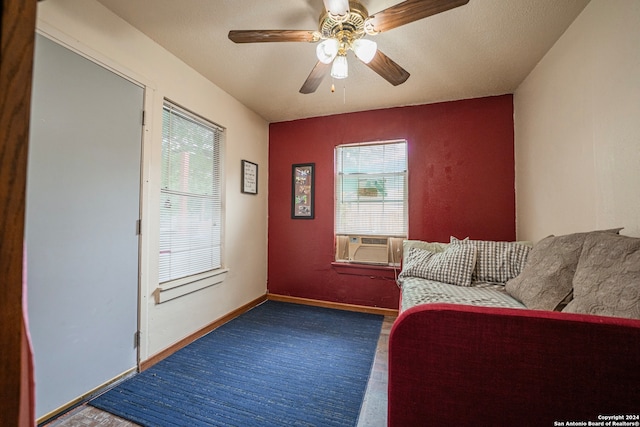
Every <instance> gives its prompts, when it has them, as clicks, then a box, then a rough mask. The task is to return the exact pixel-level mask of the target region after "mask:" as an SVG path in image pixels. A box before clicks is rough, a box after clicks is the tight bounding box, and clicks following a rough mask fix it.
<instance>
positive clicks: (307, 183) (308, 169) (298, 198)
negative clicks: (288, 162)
mask: <svg viewBox="0 0 640 427" xmlns="http://www.w3.org/2000/svg"><path fill="white" fill-rule="evenodd" d="M314 169H315V163H304V164H297V165H293V166H292V168H291V218H293V219H313V218H314V203H315V201H314V198H313V193H314V186H315V182H314Z"/></svg>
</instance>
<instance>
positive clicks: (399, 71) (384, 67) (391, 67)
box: [366, 50, 410, 86]
mask: <svg viewBox="0 0 640 427" xmlns="http://www.w3.org/2000/svg"><path fill="white" fill-rule="evenodd" d="M366 65H367V67H369V68H371V69H372V70H373V71H375V72H376V73H378V74H380V76H382V77H383V78H384V79H385V80H386V81H388V82H389V83H391V84H392V85H394V86H398V85H399V84H402V83H404V82H406V81H407V79H408V78H409V76H410V74H409V72H408V71H407V70H405V69H404V68H402V67H401V66H399V65H398V64H397V63H396V62H395V61H393V60H392V59H391V58H389V57H388V56H387V55H385V54H384V53H382V52H380V51H379V50H378V51H377V52H376V56H374V57H373V59H372V60H371V62H369V63H368V64H366Z"/></svg>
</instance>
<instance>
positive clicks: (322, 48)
mask: <svg viewBox="0 0 640 427" xmlns="http://www.w3.org/2000/svg"><path fill="white" fill-rule="evenodd" d="M337 54H338V40H336V39H326V40H324V41H323V42H322V43H320V44H319V45H318V46H317V47H316V56H317V57H318V61H320V62H322V63H323V64H330V63H331V61H333V60H334V58H335V57H336V55H337Z"/></svg>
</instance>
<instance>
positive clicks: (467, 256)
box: [399, 245, 476, 286]
mask: <svg viewBox="0 0 640 427" xmlns="http://www.w3.org/2000/svg"><path fill="white" fill-rule="evenodd" d="M475 263H476V248H475V247H474V246H470V245H460V246H457V247H453V246H449V247H448V248H447V249H445V250H444V251H443V252H438V253H436V252H430V251H427V250H424V249H419V248H412V249H410V250H409V253H408V255H407V257H406V258H405V262H404V265H403V268H402V272H401V273H400V276H399V277H400V278H402V277H421V278H423V279H429V280H436V281H438V282H445V283H450V284H452V285H458V286H469V285H471V273H472V271H473V267H474V265H475Z"/></svg>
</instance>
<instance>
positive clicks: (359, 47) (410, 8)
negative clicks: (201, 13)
mask: <svg viewBox="0 0 640 427" xmlns="http://www.w3.org/2000/svg"><path fill="white" fill-rule="evenodd" d="M323 2H324V8H325V12H324V13H323V14H322V15H321V16H320V23H319V27H318V30H317V31H308V30H232V31H229V39H230V40H231V41H233V42H235V43H262V42H310V43H316V42H320V43H319V44H318V45H317V47H316V56H317V57H318V62H317V63H316V65H315V67H313V69H312V70H311V73H310V74H309V77H307V80H306V81H305V82H304V84H303V85H302V87H301V88H300V93H313V92H315V91H316V89H317V88H318V86H320V83H321V82H322V79H323V78H324V76H325V75H326V74H327V70H328V69H329V68H331V76H332V77H333V78H337V79H342V78H346V77H347V76H348V64H347V52H348V51H349V50H352V51H353V52H354V53H355V55H356V57H357V58H358V59H360V60H361V61H362V62H364V63H365V64H366V65H367V66H368V67H369V68H371V69H372V70H373V71H375V72H376V73H378V74H379V75H380V76H382V77H383V78H384V79H385V80H387V81H388V82H389V83H391V84H392V85H394V86H397V85H399V84H402V83H404V82H405V81H406V80H407V79H408V78H409V73H408V72H407V71H406V70H405V69H404V68H402V67H401V66H400V65H398V64H397V63H396V62H394V61H393V60H392V59H391V58H389V57H388V56H387V55H385V54H384V53H382V52H381V51H379V50H378V49H377V44H376V43H375V42H374V41H372V40H370V39H368V38H365V36H373V35H376V34H379V33H382V32H384V31H388V30H391V29H393V28H396V27H399V26H401V25H405V24H408V23H411V22H414V21H417V20H419V19H423V18H426V17H428V16H432V15H436V14H438V13H441V12H445V11H447V10H449V9H453V8H456V7H459V6H463V5H465V4H467V3H468V2H469V0H405V1H403V2H400V3H398V4H396V5H394V6H391V7H388V8H387V9H384V10H383V11H381V12H378V13H376V14H373V15H369V12H367V9H366V8H365V7H364V6H363V5H362V4H361V3H360V2H359V1H349V0H323Z"/></svg>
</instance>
